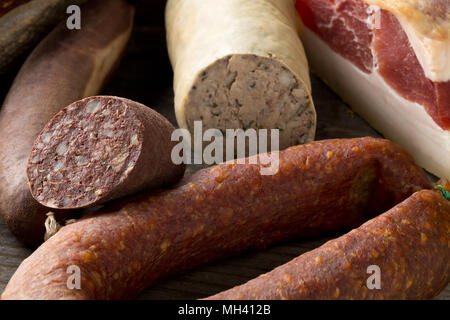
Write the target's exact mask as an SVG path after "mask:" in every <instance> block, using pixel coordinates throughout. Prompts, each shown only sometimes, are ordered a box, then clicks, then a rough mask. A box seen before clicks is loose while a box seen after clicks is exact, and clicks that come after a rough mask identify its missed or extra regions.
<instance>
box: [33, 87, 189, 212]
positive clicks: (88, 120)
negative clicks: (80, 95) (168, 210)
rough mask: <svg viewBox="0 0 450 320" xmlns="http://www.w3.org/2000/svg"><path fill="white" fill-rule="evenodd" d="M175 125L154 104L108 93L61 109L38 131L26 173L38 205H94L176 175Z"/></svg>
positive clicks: (178, 168)
mask: <svg viewBox="0 0 450 320" xmlns="http://www.w3.org/2000/svg"><path fill="white" fill-rule="evenodd" d="M173 130H175V128H174V127H173V126H172V125H171V124H170V122H169V121H168V120H167V119H166V118H164V117H163V116H162V115H160V114H159V113H157V112H155V111H154V110H152V109H150V108H148V107H146V106H144V105H142V104H139V103H137V102H134V101H131V100H128V99H124V98H118V97H111V96H98V97H90V98H86V99H83V100H80V101H77V102H74V103H73V104H71V105H70V106H68V107H67V108H65V109H63V110H62V111H61V112H59V113H58V114H57V115H56V116H55V117H53V119H52V120H51V121H50V122H49V123H48V124H47V126H46V127H45V128H44V130H43V131H42V132H41V133H40V135H39V136H38V138H37V139H36V142H35V144H34V147H33V149H32V151H31V154H30V158H29V161H28V168H27V175H28V182H29V184H30V189H31V193H32V195H33V197H34V198H35V199H36V200H37V201H39V202H40V203H41V204H42V205H45V206H47V207H50V208H57V209H74V208H83V207H88V206H93V205H97V204H100V203H103V202H105V201H108V200H111V199H116V198H119V197H123V196H125V195H129V194H132V193H136V192H138V191H141V190H144V189H146V188H154V187H161V186H163V185H167V184H170V183H173V182H176V181H177V180H179V179H180V178H181V177H182V176H183V173H184V168H185V166H184V165H175V164H174V163H173V162H172V160H171V151H172V148H173V147H174V146H175V142H172V141H171V134H172V132H173Z"/></svg>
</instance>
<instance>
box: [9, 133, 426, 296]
mask: <svg viewBox="0 0 450 320" xmlns="http://www.w3.org/2000/svg"><path fill="white" fill-rule="evenodd" d="M276 154H277V155H278V170H277V171H276V173H274V174H272V175H262V174H261V173H260V170H261V167H263V166H265V165H266V164H263V163H262V161H261V162H260V163H259V164H258V163H256V164H255V163H252V162H255V159H258V158H259V159H261V156H258V155H256V156H253V157H250V158H247V159H246V163H245V164H238V163H237V161H238V160H234V161H231V162H226V163H223V164H220V165H217V166H214V167H211V168H207V169H203V170H201V171H198V172H197V173H195V174H193V175H191V176H189V177H187V178H185V179H183V180H182V181H181V182H179V184H178V185H177V186H176V187H174V188H172V189H170V190H164V191H159V192H155V191H154V192H152V193H144V194H141V195H138V196H134V197H131V198H129V199H125V200H119V201H117V202H115V203H112V204H110V205H107V206H105V207H104V208H103V209H101V210H100V212H97V213H94V214H91V215H88V216H86V217H84V218H82V219H81V220H79V221H78V222H76V223H73V224H69V225H67V226H64V227H62V229H61V230H59V232H58V233H56V234H55V235H54V236H53V237H52V238H50V239H49V240H48V241H47V242H45V243H44V244H42V245H41V247H39V248H38V249H37V250H36V251H35V252H34V253H33V254H32V255H31V256H30V257H28V258H27V259H26V260H24V262H23V263H22V264H21V265H20V266H19V268H18V270H17V271H16V273H15V274H14V275H13V277H12V278H11V280H10V282H9V284H8V285H7V287H6V289H5V291H4V293H3V295H2V299H123V298H131V297H134V296H135V295H137V294H138V293H139V292H140V291H141V290H143V289H144V288H146V287H148V286H149V285H151V284H154V283H155V282H156V281H158V280H160V279H162V278H163V277H166V276H168V275H170V274H174V273H180V272H182V271H184V270H187V269H191V268H193V267H196V266H198V265H201V264H204V263H206V262H210V261H213V260H217V259H219V258H224V257H228V256H231V255H234V254H237V253H240V252H242V251H244V250H247V249H251V248H263V247H265V246H267V245H270V244H273V243H276V242H279V241H283V240H288V239H292V238H295V237H304V236H312V235H320V234H323V233H325V232H328V231H331V230H340V229H348V228H351V227H354V226H357V225H359V224H361V223H362V222H363V221H366V220H367V219H368V218H369V217H372V216H374V215H375V214H379V213H381V212H384V211H386V210H387V209H389V208H392V207H393V206H394V205H395V204H397V203H399V202H401V201H403V200H404V199H405V198H407V197H408V196H410V195H411V194H412V193H413V192H415V191H419V190H422V189H424V188H431V185H430V183H429V181H428V178H427V177H426V175H425V173H424V171H423V170H422V169H420V168H419V167H418V166H416V165H415V164H414V161H413V159H412V157H411V156H410V155H408V154H407V153H406V152H405V151H403V149H401V148H400V147H398V146H397V145H395V144H393V143H391V142H389V141H387V140H382V139H375V138H358V139H342V140H339V139H335V140H324V141H316V142H312V143H309V144H306V145H300V146H296V147H291V148H289V149H286V150H284V151H279V152H276ZM271 156H273V158H272V159H275V158H276V157H275V156H274V155H273V154H272V155H271ZM252 160H253V161H252ZM274 172H275V171H274ZM70 266H76V267H78V268H79V271H80V273H79V276H80V284H81V287H80V289H76V290H72V289H69V287H68V286H67V281H68V276H69V275H68V273H67V270H68V268H69V267H70Z"/></svg>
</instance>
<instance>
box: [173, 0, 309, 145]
mask: <svg viewBox="0 0 450 320" xmlns="http://www.w3.org/2000/svg"><path fill="white" fill-rule="evenodd" d="M165 21H166V30H167V46H168V51H169V56H170V60H171V63H172V66H173V70H174V92H175V113H176V117H177V121H178V124H179V126H180V127H181V128H185V129H188V130H189V131H190V132H191V133H193V132H194V121H202V125H203V130H206V129H211V128H214V129H219V130H226V129H254V130H258V129H280V142H279V144H280V148H281V149H284V148H287V147H289V146H295V145H298V144H302V143H305V142H310V141H312V140H313V139H314V136H315V130H316V111H315V109H314V105H313V101H312V98H311V83H310V78H309V69H308V62H307V60H306V56H305V52H304V50H303V45H302V43H301V41H300V38H299V36H298V32H297V31H298V30H297V27H298V24H297V23H298V20H297V17H296V13H295V8H294V1H293V0H253V1H247V0H209V1H204V0H185V1H178V0H169V1H168V2H167V6H166V20H165Z"/></svg>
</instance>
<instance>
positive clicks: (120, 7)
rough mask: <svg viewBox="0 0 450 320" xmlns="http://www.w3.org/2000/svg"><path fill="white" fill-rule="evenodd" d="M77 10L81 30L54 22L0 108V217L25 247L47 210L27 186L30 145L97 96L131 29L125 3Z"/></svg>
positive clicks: (104, 1) (107, 1) (102, 0)
mask: <svg viewBox="0 0 450 320" xmlns="http://www.w3.org/2000/svg"><path fill="white" fill-rule="evenodd" d="M33 2H34V1H33ZM81 10H82V12H83V26H82V28H81V29H80V30H69V29H67V26H66V21H63V22H62V23H61V24H59V25H58V26H57V27H56V28H55V29H54V30H53V31H52V32H51V33H50V34H49V35H48V36H47V37H46V38H45V39H44V40H43V41H42V42H41V43H40V44H39V45H38V46H37V47H36V48H35V49H34V51H33V52H32V53H31V55H30V56H29V57H28V59H27V60H26V61H25V63H24V65H23V66H22V68H21V69H20V71H19V73H18V75H17V77H16V78H15V80H14V83H13V84H12V86H11V89H10V90H9V92H8V95H7V97H6V99H5V102H4V104H3V106H2V108H1V109H0V137H1V139H0V181H1V183H2V185H1V188H0V218H1V219H2V220H3V221H4V222H5V223H6V225H7V226H8V228H9V229H10V230H11V232H12V233H13V234H14V235H15V236H16V237H17V238H19V239H20V240H21V241H23V242H25V243H27V244H33V245H34V244H39V243H41V242H42V241H43V239H44V231H45V230H44V221H45V218H46V216H45V214H46V213H47V212H48V209H47V208H45V207H43V206H41V205H40V204H39V203H38V202H37V201H35V200H34V199H33V197H32V196H31V194H30V190H29V188H28V183H27V176H26V168H27V160H28V157H29V155H30V151H31V148H32V147H33V143H34V141H35V139H36V137H37V136H38V134H39V132H40V131H41V130H42V128H44V126H45V124H46V123H47V122H48V121H49V120H50V119H51V118H52V117H53V116H54V115H55V114H56V113H57V112H59V111H60V110H61V109H63V108H64V107H66V106H67V105H69V104H70V103H72V102H73V101H76V100H78V99H82V98H84V97H87V96H92V95H95V94H98V92H99V91H100V90H101V88H102V87H103V84H104V82H105V80H106V79H107V78H108V77H109V76H110V75H111V72H112V70H113V69H114V67H115V66H116V65H117V64H118V61H119V60H120V57H121V55H122V54H123V51H124V49H125V47H126V44H127V42H128V39H129V37H130V34H131V29H132V26H133V18H134V8H133V7H132V6H131V5H130V4H128V3H127V2H125V1H124V0H93V1H89V2H87V3H86V4H85V5H84V6H83V7H82V8H81Z"/></svg>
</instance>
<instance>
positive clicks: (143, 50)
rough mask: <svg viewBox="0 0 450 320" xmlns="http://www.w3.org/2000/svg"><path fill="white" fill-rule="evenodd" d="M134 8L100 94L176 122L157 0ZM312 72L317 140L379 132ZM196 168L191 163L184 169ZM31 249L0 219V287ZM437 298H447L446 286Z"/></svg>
mask: <svg viewBox="0 0 450 320" xmlns="http://www.w3.org/2000/svg"><path fill="white" fill-rule="evenodd" d="M144 2H145V3H146V5H143V6H141V7H139V10H138V15H137V19H136V28H135V30H134V33H133V36H132V39H131V42H130V45H129V48H128V51H127V53H126V55H125V57H124V60H123V61H122V63H121V65H120V67H119V69H118V70H117V72H116V73H115V76H114V77H113V78H112V79H111V82H110V83H109V85H108V86H107V88H105V90H104V92H103V93H104V94H109V95H117V96H123V97H127V98H129V99H133V100H136V101H139V102H141V103H143V104H145V105H148V106H150V107H152V108H154V109H155V110H157V111H158V112H160V113H162V114H163V115H164V116H166V117H167V118H168V119H169V120H170V121H171V122H172V123H173V124H174V125H176V121H175V114H174V111H173V91H172V71H171V67H170V63H169V60H168V57H167V52H166V48H165V35H164V29H163V18H162V17H163V7H162V5H161V2H162V1H156V2H155V3H153V2H151V1H144ZM311 77H312V87H313V98H314V102H315V105H316V108H317V114H318V128H317V139H328V138H353V137H362V136H374V137H380V135H379V134H378V133H377V132H376V131H375V130H373V129H372V128H371V127H370V126H369V125H368V124H367V123H366V122H365V121H363V120H362V119H361V118H360V117H358V116H357V115H356V114H354V113H353V112H351V110H350V109H348V108H347V106H346V105H345V104H344V103H343V102H342V101H341V100H340V99H339V98H338V97H337V96H336V95H335V94H334V93H333V92H332V91H331V90H330V89H329V88H328V87H327V86H326V85H325V84H324V83H323V82H321V81H320V80H319V79H318V78H317V77H316V76H314V75H311ZM12 78H13V73H11V74H9V75H6V76H5V77H4V78H2V79H0V95H1V96H0V98H1V100H3V98H4V95H5V94H6V90H5V88H8V87H9V86H10V83H11V80H12ZM197 169H198V167H194V166H190V167H189V168H188V173H187V174H191V173H192V172H194V171H196V170H197ZM336 236H338V235H329V236H328V237H324V238H320V239H304V240H298V241H294V242H289V243H285V244H280V245H277V246H273V247H270V248H267V249H266V250H260V251H252V252H247V253H244V254H241V255H239V256H237V257H234V258H231V259H227V260H225V261H219V262H216V263H212V264H209V265H207V266H203V267H201V268H197V269H196V270H193V271H191V272H188V273H185V274H182V275H179V276H176V277H174V278H172V279H168V280H166V281H162V282H161V283H160V284H158V285H156V286H154V287H152V288H149V289H147V290H146V291H145V292H143V293H142V294H141V295H140V296H139V297H138V299H198V298H203V297H206V296H209V295H212V294H215V293H217V292H219V291H222V290H226V289H229V288H231V287H233V286H235V285H239V284H242V283H244V282H246V281H248V280H250V279H252V278H254V277H256V276H258V275H260V274H261V273H265V272H268V271H270V270H272V269H273V268H275V267H277V266H279V265H281V264H283V263H285V262H287V261H289V260H291V259H293V258H295V257H297V256H298V255H300V254H302V253H303V252H306V251H308V250H311V249H313V248H316V247H318V246H320V245H321V244H323V243H324V242H325V241H327V240H329V239H331V238H333V237H336ZM31 252H32V249H30V248H26V247H24V246H23V245H22V244H21V243H19V242H18V241H17V240H16V239H15V238H14V237H13V236H12V235H11V233H10V232H9V231H8V230H7V229H6V227H5V225H4V224H2V223H0V292H2V291H3V289H4V287H5V286H6V284H7V282H8V280H9V279H10V277H11V276H12V274H13V273H14V271H15V270H16V268H17V267H18V266H19V264H20V263H21V261H22V260H23V259H24V258H26V257H27V256H28V255H29V254H31ZM436 299H445V300H450V286H448V287H447V288H446V290H444V291H443V292H442V293H441V294H440V295H439V296H438V297H437V298H436Z"/></svg>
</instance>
